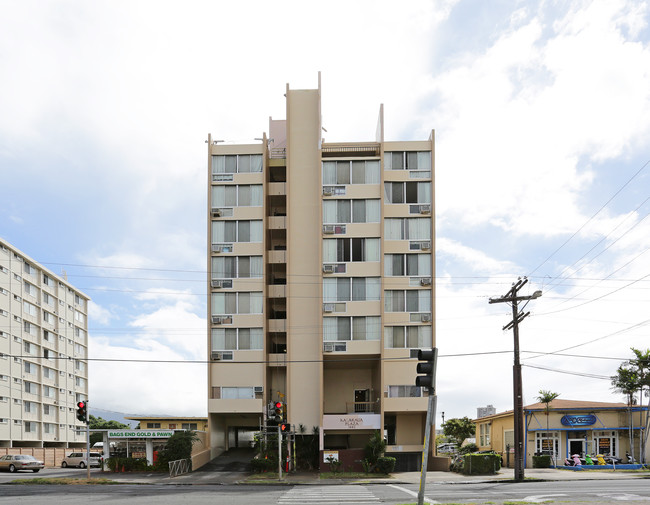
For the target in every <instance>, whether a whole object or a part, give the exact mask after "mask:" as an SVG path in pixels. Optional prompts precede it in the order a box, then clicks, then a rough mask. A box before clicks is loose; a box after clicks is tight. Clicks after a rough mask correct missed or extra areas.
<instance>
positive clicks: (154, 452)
mask: <svg viewBox="0 0 650 505" xmlns="http://www.w3.org/2000/svg"><path fill="white" fill-rule="evenodd" d="M91 431H93V432H95V433H97V432H101V433H102V434H103V436H104V458H107V457H122V458H147V462H148V463H149V464H150V465H153V464H154V463H155V462H156V460H157V459H158V458H157V456H158V453H159V452H160V451H161V450H162V449H163V448H164V447H165V445H167V440H168V439H169V437H171V436H172V435H173V434H174V430H91ZM107 447H108V448H110V449H109V450H106V448H107Z"/></svg>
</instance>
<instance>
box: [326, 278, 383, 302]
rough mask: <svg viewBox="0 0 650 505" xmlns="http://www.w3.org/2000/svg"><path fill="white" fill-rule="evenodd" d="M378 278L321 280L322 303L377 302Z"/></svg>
mask: <svg viewBox="0 0 650 505" xmlns="http://www.w3.org/2000/svg"><path fill="white" fill-rule="evenodd" d="M380 297H381V281H380V279H379V277H330V278H326V279H323V301H325V302H349V301H353V302H357V301H366V300H379V299H380Z"/></svg>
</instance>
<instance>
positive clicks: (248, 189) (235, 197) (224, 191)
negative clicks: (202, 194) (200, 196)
mask: <svg viewBox="0 0 650 505" xmlns="http://www.w3.org/2000/svg"><path fill="white" fill-rule="evenodd" d="M261 205H262V185H261V184H250V185H239V186H237V185H232V184H231V185H221V186H214V187H213V188H212V207H236V206H240V207H260V206H261Z"/></svg>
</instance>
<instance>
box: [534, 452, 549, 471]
mask: <svg viewBox="0 0 650 505" xmlns="http://www.w3.org/2000/svg"><path fill="white" fill-rule="evenodd" d="M533 468H551V456H550V454H541V455H539V456H533Z"/></svg>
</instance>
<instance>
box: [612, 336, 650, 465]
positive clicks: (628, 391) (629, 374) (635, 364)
mask: <svg viewBox="0 0 650 505" xmlns="http://www.w3.org/2000/svg"><path fill="white" fill-rule="evenodd" d="M632 352H633V353H634V358H632V359H630V360H627V361H625V362H624V363H623V364H621V365H620V366H619V367H618V369H617V370H616V375H614V376H612V377H611V379H612V387H613V389H614V390H615V391H617V392H619V393H622V394H624V395H625V397H626V399H627V404H628V419H629V438H630V452H631V454H634V437H633V429H632V428H633V425H634V423H633V419H632V408H631V406H632V405H634V404H635V403H636V397H635V395H636V393H639V396H640V401H639V403H641V404H642V403H643V395H644V391H645V390H646V389H648V390H649V392H650V349H646V350H645V351H642V350H639V349H635V348H634V347H632ZM648 409H650V395H648ZM639 416H640V424H641V425H645V429H644V430H643V434H642V435H641V440H640V442H641V443H640V450H639V453H640V456H641V457H640V458H639V459H640V460H641V462H642V463H645V452H646V451H645V447H646V443H647V440H648V430H649V428H650V416H649V415H648V411H646V418H645V422H644V420H643V412H641V411H639Z"/></svg>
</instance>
